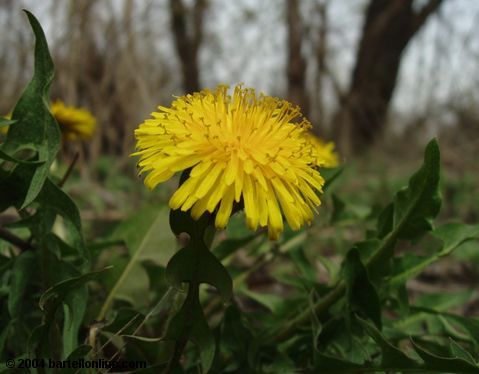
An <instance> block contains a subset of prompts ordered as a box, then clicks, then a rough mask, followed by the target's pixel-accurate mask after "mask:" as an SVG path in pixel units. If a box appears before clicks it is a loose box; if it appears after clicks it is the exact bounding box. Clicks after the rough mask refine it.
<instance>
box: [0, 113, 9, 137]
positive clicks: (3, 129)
mask: <svg viewBox="0 0 479 374" xmlns="http://www.w3.org/2000/svg"><path fill="white" fill-rule="evenodd" d="M3 118H4V119H6V120H10V119H12V113H8V114H7V115H5V116H3ZM9 127H10V126H1V127H0V134H2V135H7V132H8V128H9Z"/></svg>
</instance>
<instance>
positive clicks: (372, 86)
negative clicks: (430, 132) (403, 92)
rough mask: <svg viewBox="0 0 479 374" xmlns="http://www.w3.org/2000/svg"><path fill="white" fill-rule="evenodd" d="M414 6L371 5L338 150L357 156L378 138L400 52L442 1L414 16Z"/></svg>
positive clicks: (397, 0) (398, 1) (340, 119)
mask: <svg viewBox="0 0 479 374" xmlns="http://www.w3.org/2000/svg"><path fill="white" fill-rule="evenodd" d="M413 2H414V1H413V0H371V1H370V2H369V5H368V8H367V12H366V19H365V22H364V26H363V31H362V36H361V41H360V44H359V49H358V54H357V58H356V64H355V67H354V70H353V74H352V79H351V85H350V88H349V92H348V93H347V94H346V97H345V98H344V103H343V104H344V105H343V107H342V108H341V109H340V112H339V113H338V114H337V117H336V123H337V125H338V126H340V129H339V131H340V134H339V135H340V139H339V140H340V142H341V145H342V146H343V147H342V148H349V149H351V148H353V150H355V151H360V150H362V149H364V148H365V147H366V146H368V145H371V144H372V143H373V142H374V141H375V140H376V138H377V137H378V136H379V135H381V133H382V130H383V128H384V125H385V121H386V115H387V110H388V107H389V103H390V101H391V98H392V95H393V93H394V88H395V87H396V79H397V75H398V72H399V67H400V62H401V57H402V54H403V51H404V50H405V48H406V46H407V45H408V43H409V41H411V39H412V38H413V37H414V35H415V34H416V33H417V32H418V30H419V29H420V28H421V27H422V26H423V25H424V23H425V21H426V20H427V18H428V17H429V16H430V15H431V14H432V13H433V12H435V11H436V10H437V9H438V7H439V5H440V4H441V3H442V0H429V1H428V2H427V3H426V4H425V5H424V6H423V7H422V8H421V9H419V10H417V11H416V10H415V9H414V7H413ZM344 141H346V143H345V142H344Z"/></svg>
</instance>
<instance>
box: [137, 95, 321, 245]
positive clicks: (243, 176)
mask: <svg viewBox="0 0 479 374" xmlns="http://www.w3.org/2000/svg"><path fill="white" fill-rule="evenodd" d="M228 88H229V87H228V86H218V87H217V88H216V89H215V90H214V91H210V90H208V89H205V90H203V91H201V92H198V93H194V94H190V95H186V96H182V97H179V98H177V99H176V100H175V101H174V102H173V103H172V105H171V107H169V108H167V107H161V106H160V107H159V112H154V113H152V117H153V118H151V119H147V120H145V121H144V122H143V123H142V124H141V125H140V126H139V128H138V129H137V130H135V136H136V139H137V152H136V153H134V154H133V155H138V156H140V160H139V163H138V165H139V167H140V168H141V170H140V172H141V173H144V172H148V175H147V176H146V178H145V184H146V185H147V186H148V187H149V188H150V189H153V188H154V187H155V186H156V185H158V184H159V183H162V182H164V181H166V180H168V179H170V178H171V177H172V176H173V175H174V174H175V173H176V172H180V171H182V170H186V169H189V168H191V171H190V174H189V177H188V178H187V179H186V180H185V181H184V183H183V184H182V185H181V186H180V187H179V188H178V189H177V190H176V192H175V193H174V194H173V196H172V197H171V199H170V203H169V204H170V208H171V209H181V210H183V211H187V210H189V209H191V215H192V217H193V218H194V219H198V218H199V217H201V215H202V214H203V213H204V212H206V211H208V212H210V213H213V212H214V211H215V210H217V211H216V217H215V226H216V227H217V228H220V229H221V228H224V227H225V226H226V225H227V223H228V221H229V217H230V216H231V213H232V210H233V204H234V202H235V201H236V202H237V203H239V202H240V201H243V203H244V211H245V216H246V222H247V225H248V226H249V228H250V229H252V230H256V229H257V228H258V226H259V227H267V228H268V233H269V237H270V239H273V240H276V239H278V237H279V235H280V234H281V232H282V231H283V216H282V213H283V214H284V216H285V217H286V220H287V222H288V224H289V226H290V227H291V228H292V229H293V230H298V229H299V228H300V227H301V226H303V225H304V224H305V223H308V224H309V223H310V222H311V221H312V219H313V211H316V207H317V206H318V205H320V203H321V202H320V199H319V197H318V192H321V191H322V186H323V184H324V180H323V178H322V177H321V175H320V174H319V172H318V170H317V169H316V168H315V165H316V162H317V160H316V156H315V151H314V149H313V145H312V143H311V142H309V141H307V139H306V137H305V136H304V134H305V132H306V131H308V129H309V128H310V127H311V125H310V123H309V122H308V121H307V120H306V119H304V118H303V117H302V114H301V112H300V109H299V108H298V107H294V106H292V104H290V103H288V102H287V101H284V100H280V99H277V98H273V97H270V96H265V95H263V94H261V95H259V96H257V95H256V94H255V91H254V90H253V89H248V88H243V87H242V86H236V87H235V89H234V93H233V95H232V96H231V95H229V94H228Z"/></svg>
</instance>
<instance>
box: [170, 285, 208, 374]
mask: <svg viewBox="0 0 479 374" xmlns="http://www.w3.org/2000/svg"><path fill="white" fill-rule="evenodd" d="M199 297H200V285H199V283H197V282H191V283H190V285H189V286H188V294H187V295H186V299H185V302H184V304H183V306H182V308H186V310H192V309H193V308H194V305H195V303H198V302H199ZM187 320H188V323H186V324H185V325H184V326H183V329H182V331H181V334H180V338H179V339H178V340H177V341H176V342H175V348H174V352H173V355H172V356H171V358H170V361H169V362H168V366H167V367H166V369H165V371H164V372H165V373H172V372H174V369H175V368H176V367H177V366H178V365H179V362H180V359H181V355H182V354H183V351H184V350H185V347H186V344H187V343H188V338H189V336H190V330H191V327H192V325H193V321H191V319H190V318H188V319H187Z"/></svg>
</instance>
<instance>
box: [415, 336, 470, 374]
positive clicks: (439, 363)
mask: <svg viewBox="0 0 479 374" xmlns="http://www.w3.org/2000/svg"><path fill="white" fill-rule="evenodd" d="M411 341H412V345H413V348H414V350H415V351H416V353H417V354H418V355H419V356H420V357H421V358H422V359H423V360H424V364H423V365H421V366H422V368H423V369H424V370H431V371H438V372H442V373H460V374H468V373H479V366H477V365H475V364H471V363H470V362H468V361H466V360H464V359H462V358H459V357H441V356H438V355H436V354H433V353H431V352H429V351H427V350H425V349H424V348H422V347H421V346H419V345H418V344H417V343H416V342H415V341H414V340H412V339H411Z"/></svg>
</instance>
